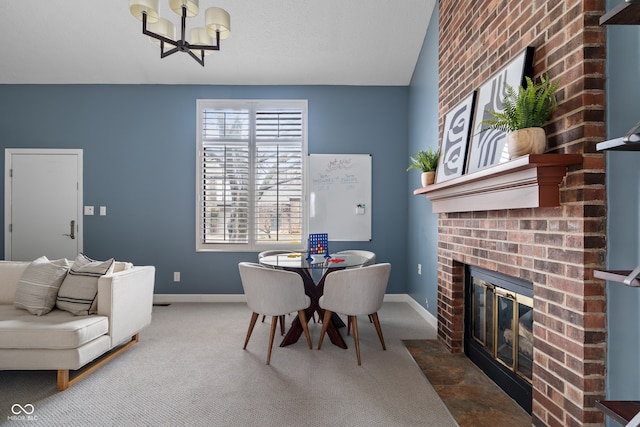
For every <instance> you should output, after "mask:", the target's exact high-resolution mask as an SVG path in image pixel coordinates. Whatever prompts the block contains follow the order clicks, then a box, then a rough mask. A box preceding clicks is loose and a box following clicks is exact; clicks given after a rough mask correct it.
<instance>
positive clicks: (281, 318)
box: [279, 314, 284, 335]
mask: <svg viewBox="0 0 640 427" xmlns="http://www.w3.org/2000/svg"><path fill="white" fill-rule="evenodd" d="M279 319H280V335H284V314H283V315H282V316H279Z"/></svg>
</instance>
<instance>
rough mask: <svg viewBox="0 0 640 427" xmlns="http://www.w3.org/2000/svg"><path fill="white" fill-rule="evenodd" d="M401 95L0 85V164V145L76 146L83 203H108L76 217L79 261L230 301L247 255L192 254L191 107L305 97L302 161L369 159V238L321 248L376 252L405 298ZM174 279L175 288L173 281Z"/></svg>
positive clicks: (404, 106) (159, 288)
mask: <svg viewBox="0 0 640 427" xmlns="http://www.w3.org/2000/svg"><path fill="white" fill-rule="evenodd" d="M408 93H409V89H408V88H407V87H350V86H349V87H342V86H304V87H301V86H266V87H263V86H184V85H180V86H168V85H104V86H101V85H86V86H85V85H0V145H1V146H0V148H2V150H1V152H2V154H1V155H2V156H4V149H5V148H81V149H83V150H84V205H94V206H107V216H104V217H101V216H98V215H96V216H85V217H84V252H85V253H86V254H87V255H88V256H90V257H93V258H96V259H105V258H109V257H115V258H116V259H119V260H129V261H132V262H133V263H135V264H138V265H142V264H149V265H155V266H156V268H157V272H156V288H155V292H156V293H160V294H167V293H184V294H237V293H242V287H241V284H240V277H239V274H238V269H237V264H238V262H239V261H255V260H256V253H196V252H195V217H196V214H195V186H196V185H195V178H196V177H195V165H196V159H195V156H196V142H195V141H196V129H195V128H196V116H195V112H196V99H199V98H219V99H231V98H238V99H263V98H272V99H308V101H309V152H310V153H371V154H372V155H373V178H372V179H373V182H372V186H373V195H372V204H373V206H372V223H373V226H372V228H373V229H372V241H371V242H351V243H350V242H335V243H332V244H331V250H340V249H348V248H351V249H367V250H371V251H374V252H376V254H377V259H378V260H379V261H380V262H391V263H392V265H393V267H394V268H393V269H392V270H393V271H392V273H391V274H392V275H391V279H390V282H389V287H388V290H387V291H388V293H406V282H407V277H406V276H407V274H406V267H405V266H406V254H407V245H406V240H407V236H406V233H407V230H406V228H405V227H404V223H405V216H406V211H407V203H408V196H407V194H406V192H405V191H402V190H401V189H405V188H406V187H407V173H406V172H405V169H406V167H407V141H408V131H407V121H408ZM2 179H4V178H2ZM0 188H4V185H1V186H0ZM0 215H4V213H1V214H0ZM43 215H46V207H43ZM3 221H4V218H2V220H0V223H3ZM1 238H2V239H4V233H2V235H1ZM174 271H180V272H181V282H180V283H177V284H176V283H173V281H172V280H173V272H174Z"/></svg>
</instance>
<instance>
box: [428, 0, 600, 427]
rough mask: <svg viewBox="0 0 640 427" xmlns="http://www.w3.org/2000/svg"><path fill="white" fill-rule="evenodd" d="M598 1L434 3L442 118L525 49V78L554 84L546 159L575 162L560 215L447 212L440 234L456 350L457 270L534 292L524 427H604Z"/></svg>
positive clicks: (460, 297)
mask: <svg viewBox="0 0 640 427" xmlns="http://www.w3.org/2000/svg"><path fill="white" fill-rule="evenodd" d="M604 10H605V1H604V0H584V1H583V0H580V1H578V0H567V1H558V0H555V1H554V0H551V1H543V0H534V1H531V2H521V1H515V0H478V1H469V2H467V1H463V2H461V1H459V0H441V1H440V3H439V31H440V32H439V34H440V48H439V55H440V58H439V111H440V118H441V119H440V126H441V132H442V125H443V118H444V115H445V114H446V113H447V111H448V110H449V109H450V108H452V107H453V106H455V105H456V104H457V103H459V102H460V101H461V100H462V99H463V98H465V97H466V96H467V95H468V94H470V93H471V91H473V90H474V89H477V88H478V87H479V86H480V85H481V84H482V83H483V82H484V81H485V80H486V79H488V78H489V77H490V76H491V75H492V74H493V73H495V72H496V71H497V70H498V69H499V68H500V67H501V66H503V65H504V64H506V63H507V62H508V61H509V60H510V59H511V58H512V57H513V56H515V55H516V54H518V53H519V52H521V51H522V50H523V49H524V48H525V47H526V46H534V47H535V49H536V51H535V58H534V74H535V76H536V77H538V76H539V75H540V74H541V73H543V72H548V73H549V75H550V77H551V78H552V79H554V80H555V79H560V80H561V87H560V91H559V93H558V101H559V105H558V108H557V109H556V110H555V112H554V115H553V119H552V122H551V123H549V124H548V125H547V126H546V130H547V136H548V150H547V152H548V153H581V154H583V156H584V160H583V164H582V165H580V166H572V167H570V168H569V173H568V175H567V177H566V179H565V180H564V182H563V183H562V184H561V187H560V188H561V193H560V199H561V206H559V207H552V208H535V209H512V210H501V211H479V212H466V213H447V214H440V215H439V224H438V238H439V249H438V264H439V268H438V333H439V339H440V340H441V341H442V342H444V343H445V344H446V345H447V347H448V348H449V349H450V351H452V352H461V351H462V346H463V330H464V328H463V323H464V321H463V312H464V309H463V304H464V289H463V287H464V269H463V265H464V264H471V265H476V266H480V267H483V268H486V269H489V270H494V271H499V272H501V273H503V274H507V275H510V276H514V277H520V278H523V279H526V280H528V281H531V282H533V284H534V348H535V349H534V369H533V414H532V416H533V424H534V425H548V426H578V425H601V424H603V422H604V416H603V415H602V413H600V412H599V411H598V410H597V409H595V407H594V402H595V400H596V399H598V398H603V397H604V395H605V362H606V296H605V295H606V294H605V284H604V282H603V281H601V280H597V279H594V277H593V270H594V269H600V268H603V267H604V263H605V248H606V234H605V231H606V192H605V159H604V155H603V154H601V153H597V152H595V144H596V143H597V142H600V141H602V140H604V139H605V124H604V118H605V110H604V104H605V93H604V88H605V75H604V73H605V56H606V55H605V31H604V28H602V27H600V26H599V25H598V19H599V17H600V16H601V15H602V14H603V13H604Z"/></svg>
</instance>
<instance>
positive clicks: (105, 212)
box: [100, 206, 107, 216]
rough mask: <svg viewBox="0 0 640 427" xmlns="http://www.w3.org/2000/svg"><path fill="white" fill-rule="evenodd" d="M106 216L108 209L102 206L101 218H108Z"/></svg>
mask: <svg viewBox="0 0 640 427" xmlns="http://www.w3.org/2000/svg"><path fill="white" fill-rule="evenodd" d="M106 215H107V207H106V206H100V216H106Z"/></svg>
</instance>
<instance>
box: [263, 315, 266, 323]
mask: <svg viewBox="0 0 640 427" xmlns="http://www.w3.org/2000/svg"><path fill="white" fill-rule="evenodd" d="M266 317H267V316H265V315H264V314H263V315H262V323H264V319H265V318H266Z"/></svg>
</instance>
